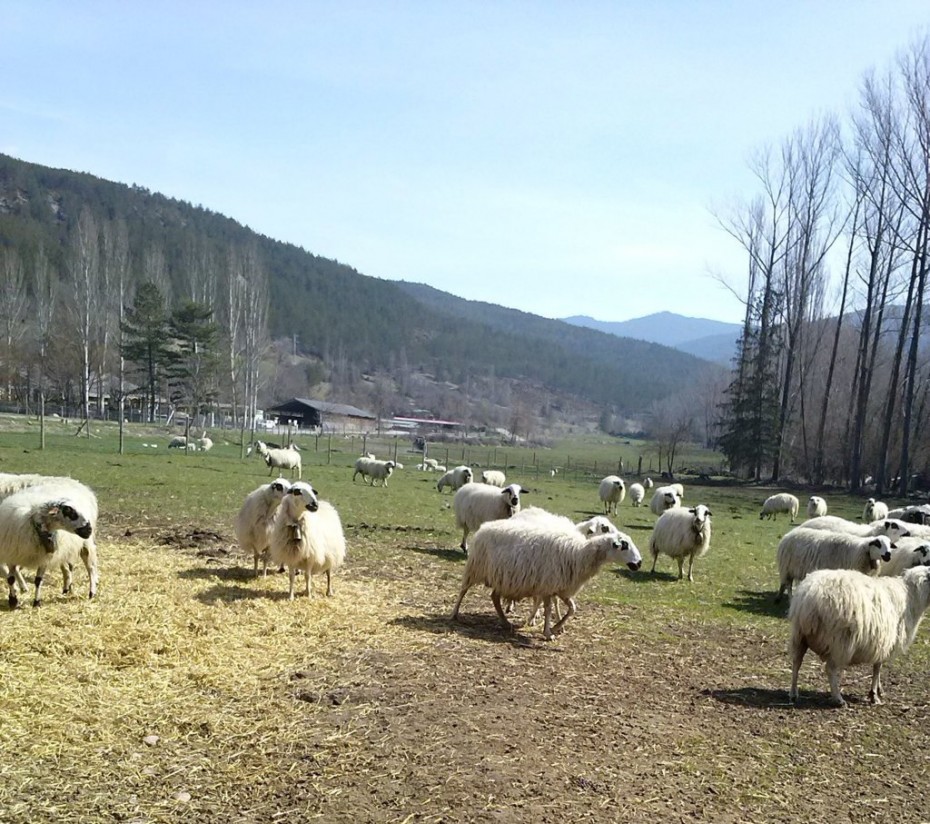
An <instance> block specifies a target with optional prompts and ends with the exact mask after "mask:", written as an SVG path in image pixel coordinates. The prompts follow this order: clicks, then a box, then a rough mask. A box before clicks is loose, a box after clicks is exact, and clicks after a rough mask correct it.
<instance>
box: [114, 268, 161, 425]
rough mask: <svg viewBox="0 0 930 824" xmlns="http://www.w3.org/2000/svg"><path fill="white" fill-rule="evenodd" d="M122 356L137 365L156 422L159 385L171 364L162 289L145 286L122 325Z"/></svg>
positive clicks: (142, 287)
mask: <svg viewBox="0 0 930 824" xmlns="http://www.w3.org/2000/svg"><path fill="white" fill-rule="evenodd" d="M122 330H123V347H122V351H123V356H124V357H125V358H126V359H127V360H128V361H131V362H132V363H134V364H135V365H136V367H137V371H138V373H139V374H140V376H141V381H142V383H141V388H142V389H143V390H144V391H145V392H146V394H147V396H148V420H149V421H150V422H153V421H154V420H155V410H156V407H157V403H158V386H159V384H160V382H161V380H162V379H163V377H164V376H165V374H166V372H167V369H168V366H169V364H170V363H171V362H172V348H171V340H170V337H169V327H168V313H167V311H166V309H165V298H164V296H163V295H162V293H161V290H160V289H159V288H158V287H157V286H156V285H155V284H154V283H151V282H148V283H143V284H142V285H141V286H140V287H139V290H138V291H137V292H136V298H135V301H134V302H133V305H132V307H131V308H130V309H127V311H126V317H125V319H124V321H123V324H122Z"/></svg>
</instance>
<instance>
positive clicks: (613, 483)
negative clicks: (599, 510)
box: [597, 475, 626, 515]
mask: <svg viewBox="0 0 930 824" xmlns="http://www.w3.org/2000/svg"><path fill="white" fill-rule="evenodd" d="M597 494H598V496H599V497H600V499H601V503H602V504H604V514H605V515H610V513H611V511H613V514H614V515H616V514H617V506H618V505H619V504H622V503H623V499H624V498H625V497H626V484H624V483H623V478H620V477H619V476H617V475H608V476H607V477H606V478H604V479H603V480H602V481H601V484H600V486H599V487H598V490H597Z"/></svg>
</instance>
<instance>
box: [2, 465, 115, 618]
mask: <svg viewBox="0 0 930 824" xmlns="http://www.w3.org/2000/svg"><path fill="white" fill-rule="evenodd" d="M95 500H96V499H95ZM92 514H93V515H94V516H95V517H96V513H95V512H93V511H92V509H90V508H88V499H87V498H86V496H84V495H83V494H81V491H80V490H79V489H77V490H72V491H71V492H69V490H68V489H67V488H66V487H65V486H63V485H58V484H55V483H49V484H38V485H36V486H29V487H26V488H24V489H21V490H20V491H19V492H14V493H13V494H12V495H10V496H9V497H7V498H4V500H3V501H0V564H3V565H4V566H5V567H6V571H7V583H8V584H9V587H10V594H9V604H10V608H11V609H12V608H15V607H16V606H17V605H18V603H19V597H18V595H17V592H16V589H17V584H19V585H22V584H23V583H24V581H23V580H22V576H21V575H19V576H18V575H17V571H18V569H19V568H20V567H27V568H30V569H35V570H36V577H35V597H34V599H33V606H36V607H37V606H40V605H41V603H42V580H43V578H44V576H45V571H46V569H48V567H49V566H61V567H62V569H63V570H66V569H69V567H67V565H68V564H70V563H72V562H73V561H74V560H75V558H76V557H77V556H78V555H79V556H80V557H81V559H82V560H83V562H84V565H85V567H86V569H87V574H88V577H89V578H90V592H89V595H88V597H89V598H93V597H94V595H95V594H96V592H97V554H96V547H95V546H94V543H93V541H92V540H91V536H92V534H93V524H92V521H91V518H90V515H92ZM65 584H66V587H65V591H66V592H67V591H69V590H70V584H71V581H70V575H69V574H68V573H66V581H65Z"/></svg>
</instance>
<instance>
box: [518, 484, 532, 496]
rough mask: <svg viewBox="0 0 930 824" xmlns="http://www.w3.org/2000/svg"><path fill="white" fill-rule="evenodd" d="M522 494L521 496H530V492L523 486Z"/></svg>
mask: <svg viewBox="0 0 930 824" xmlns="http://www.w3.org/2000/svg"><path fill="white" fill-rule="evenodd" d="M520 494H521V495H529V494H530V491H529V490H528V489H524V488H523V487H522V486H521V487H520Z"/></svg>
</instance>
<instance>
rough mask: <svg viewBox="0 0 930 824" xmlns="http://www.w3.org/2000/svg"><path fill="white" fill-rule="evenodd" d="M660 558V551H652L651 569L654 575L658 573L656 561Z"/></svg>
mask: <svg viewBox="0 0 930 824" xmlns="http://www.w3.org/2000/svg"><path fill="white" fill-rule="evenodd" d="M658 560H659V553H658V552H653V553H652V569H651V570H650V572H651V573H652V574H653V575H655V574H656V561H658Z"/></svg>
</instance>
